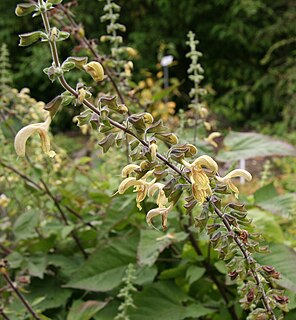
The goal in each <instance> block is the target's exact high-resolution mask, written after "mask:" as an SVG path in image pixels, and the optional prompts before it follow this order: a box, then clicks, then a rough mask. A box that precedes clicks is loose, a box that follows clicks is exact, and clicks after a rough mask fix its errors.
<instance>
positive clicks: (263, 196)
mask: <svg viewBox="0 0 296 320" xmlns="http://www.w3.org/2000/svg"><path fill="white" fill-rule="evenodd" d="M277 196H278V193H277V191H276V189H275V187H274V184H273V182H272V183H270V184H268V185H266V186H264V187H262V188H259V189H258V190H256V192H255V193H254V198H255V203H259V202H264V201H266V200H268V201H269V200H270V199H272V198H274V197H277Z"/></svg>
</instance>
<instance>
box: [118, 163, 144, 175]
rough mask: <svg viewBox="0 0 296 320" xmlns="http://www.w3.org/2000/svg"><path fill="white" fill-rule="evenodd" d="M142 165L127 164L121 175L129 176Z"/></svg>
mask: <svg viewBox="0 0 296 320" xmlns="http://www.w3.org/2000/svg"><path fill="white" fill-rule="evenodd" d="M140 168H141V167H140V166H139V165H137V164H133V163H131V164H128V165H127V166H125V167H124V168H123V169H122V171H121V177H122V178H127V177H128V176H129V174H131V173H132V172H135V170H137V169H140Z"/></svg>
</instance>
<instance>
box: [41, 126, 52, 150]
mask: <svg viewBox="0 0 296 320" xmlns="http://www.w3.org/2000/svg"><path fill="white" fill-rule="evenodd" d="M38 133H39V136H40V139H41V147H42V150H43V152H44V153H46V154H48V153H49V152H50V138H49V135H48V131H47V130H44V129H40V128H39V129H38Z"/></svg>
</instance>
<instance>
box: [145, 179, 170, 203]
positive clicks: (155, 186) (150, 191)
mask: <svg viewBox="0 0 296 320" xmlns="http://www.w3.org/2000/svg"><path fill="white" fill-rule="evenodd" d="M164 186H165V185H164V184H163V183H158V182H157V183H154V184H153V185H152V186H151V187H149V189H148V196H149V197H153V195H154V193H155V192H156V191H157V190H158V197H157V200H156V204H157V205H158V206H159V207H160V208H164V207H165V205H166V204H167V203H168V198H167V197H166V196H165V193H164V191H163V187H164Z"/></svg>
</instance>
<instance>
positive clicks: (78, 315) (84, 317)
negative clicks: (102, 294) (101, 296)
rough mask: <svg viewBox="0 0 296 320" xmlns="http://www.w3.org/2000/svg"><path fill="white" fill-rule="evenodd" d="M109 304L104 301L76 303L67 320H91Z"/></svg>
mask: <svg viewBox="0 0 296 320" xmlns="http://www.w3.org/2000/svg"><path fill="white" fill-rule="evenodd" d="M106 304H107V302H102V301H94V300H89V301H85V302H83V301H79V300H78V301H75V302H74V303H73V304H72V306H71V309H70V311H69V313H68V316H67V320H90V319H91V318H92V317H93V316H94V315H95V314H97V313H98V311H100V310H101V309H103V308H104V307H105V305H106Z"/></svg>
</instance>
